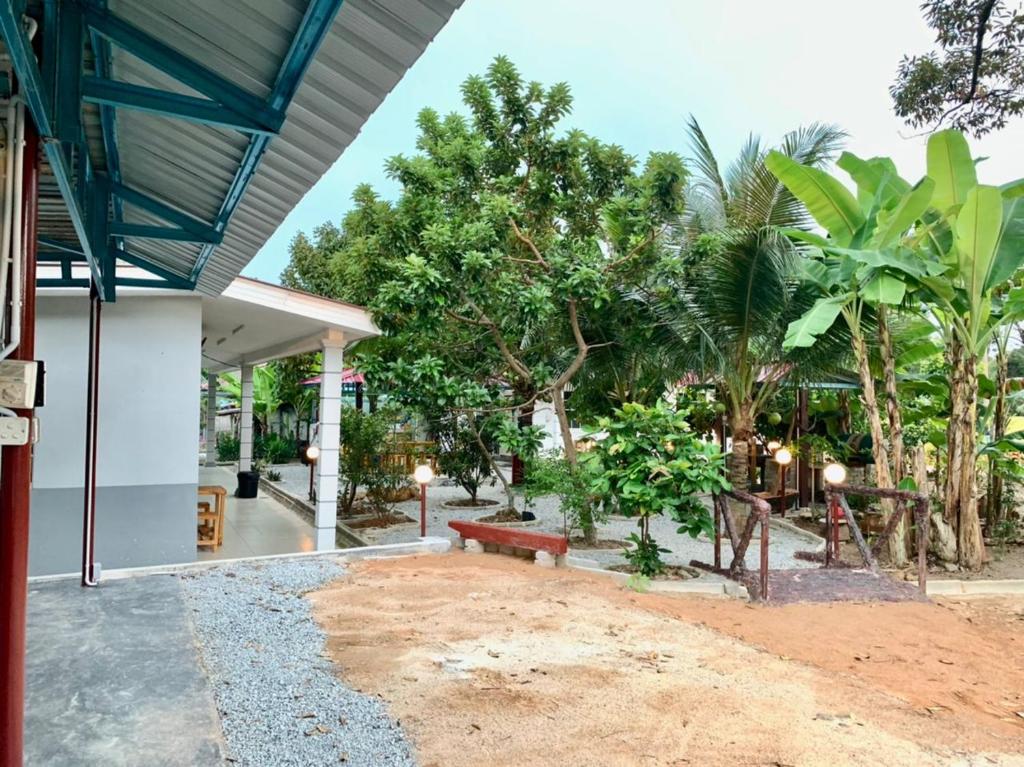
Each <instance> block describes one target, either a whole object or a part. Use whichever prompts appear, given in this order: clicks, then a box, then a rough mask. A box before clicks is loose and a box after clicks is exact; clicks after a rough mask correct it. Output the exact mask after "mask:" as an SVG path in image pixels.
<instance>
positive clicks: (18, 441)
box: [0, 416, 32, 445]
mask: <svg viewBox="0 0 1024 767" xmlns="http://www.w3.org/2000/svg"><path fill="white" fill-rule="evenodd" d="M31 435H32V419H30V418H10V417H6V416H5V417H0V445H27V444H28V441H29V437H30V436H31Z"/></svg>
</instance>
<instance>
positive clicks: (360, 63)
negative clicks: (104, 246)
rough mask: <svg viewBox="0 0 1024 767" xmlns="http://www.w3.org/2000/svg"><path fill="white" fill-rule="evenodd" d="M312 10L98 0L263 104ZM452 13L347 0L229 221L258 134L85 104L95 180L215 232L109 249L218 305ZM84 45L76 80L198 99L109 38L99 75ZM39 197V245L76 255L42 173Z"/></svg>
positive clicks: (143, 216) (116, 212) (415, 2)
mask: <svg viewBox="0 0 1024 767" xmlns="http://www.w3.org/2000/svg"><path fill="white" fill-rule="evenodd" d="M60 1H61V3H71V2H73V0H60ZM316 2H317V0H311V2H307V0H218V2H216V3H209V2H206V1H205V0H109V1H108V10H109V13H110V14H112V15H113V16H114V17H117V18H118V19H119V20H121V21H123V22H127V23H128V24H130V25H132V26H133V27H134V28H136V29H138V30H142V31H143V32H144V33H146V34H148V35H150V36H151V37H153V38H155V39H156V40H158V41H159V42H161V43H163V44H165V45H168V46H170V47H172V48H173V49H175V50H176V51H177V52H179V53H180V54H183V55H184V56H186V57H188V58H189V59H191V60H193V61H195V62H199V63H201V64H202V65H203V66H204V67H206V68H207V69H208V70H210V71H212V72H215V73H216V74H217V75H219V76H220V77H221V78H223V79H224V80H226V81H228V82H229V83H231V84H233V85H234V86H238V87H239V88H241V89H242V90H244V91H245V92H246V93H248V94H251V95H252V96H254V97H256V99H257V100H259V101H261V102H262V101H266V100H268V99H270V100H272V99H273V97H274V95H275V93H276V90H275V88H276V86H277V84H278V83H279V80H280V77H281V73H282V68H287V66H288V63H289V61H290V57H293V56H294V50H293V46H294V45H295V41H296V39H297V35H300V34H301V30H302V25H303V22H304V17H305V16H306V14H307V10H308V8H309V7H312V5H313V4H314V3H316ZM461 3H462V0H345V2H344V3H342V4H341V8H340V10H339V11H337V16H336V17H334V21H333V23H332V24H331V25H330V26H329V29H328V31H327V32H326V34H325V35H323V36H322V43H321V44H320V46H319V49H318V50H316V52H315V56H313V58H312V60H311V62H310V63H309V64H308V68H307V69H306V70H305V75H304V77H303V78H302V80H301V83H300V84H299V85H298V88H297V90H296V91H295V94H294V97H293V98H292V100H291V102H290V103H287V104H283V105H282V108H284V109H285V112H284V114H285V119H284V122H283V124H282V125H281V126H280V130H279V133H278V134H277V135H276V136H273V137H272V138H271V140H270V141H269V145H268V147H267V148H266V150H265V152H264V153H263V154H262V157H261V158H260V159H259V162H258V165H257V166H256V168H255V172H254V173H253V174H252V175H251V178H250V179H249V182H248V185H247V186H245V185H243V189H244V196H243V197H242V198H241V202H240V203H239V204H237V207H234V208H233V211H228V217H227V218H225V206H226V202H225V201H226V200H227V199H229V194H230V193H231V192H237V191H238V186H239V174H240V172H244V168H243V166H244V164H245V163H246V162H251V161H252V157H251V156H250V154H251V148H250V143H251V142H253V141H254V140H256V139H257V138H258V135H257V134H254V133H251V132H244V131H240V130H236V129H234V128H230V127H221V126H219V125H211V124H206V123H200V122H196V121H188V120H184V119H180V118H178V117H175V116H170V115H167V114H160V113H155V112H149V111H140V110H138V109H135V108H125V107H118V108H116V109H110V108H107V107H103V108H101V107H100V106H99V105H98V104H97V103H85V104H84V107H83V109H82V128H83V130H84V137H85V141H86V143H87V146H88V154H89V159H90V160H91V163H92V168H93V170H94V171H95V172H96V174H97V175H99V176H101V177H102V176H104V175H106V176H107V177H109V178H112V179H113V181H115V182H116V181H117V180H118V179H117V175H118V173H119V174H120V182H121V183H122V184H123V186H125V187H128V188H130V189H131V190H134V191H135V192H141V193H142V194H143V195H146V196H148V197H149V198H152V199H155V200H157V201H160V202H162V203H164V204H166V205H168V206H170V207H171V208H173V209H174V211H177V212H178V213H181V214H185V215H186V216H188V217H189V218H190V219H194V220H196V221H198V222H201V223H205V224H207V225H209V226H211V227H217V226H222V227H223V228H222V231H221V232H218V239H219V238H221V237H222V239H221V242H220V244H218V245H213V244H204V243H202V242H188V241H171V240H165V239H143V238H141V237H134V236H123V237H114V238H113V239H111V240H109V242H111V243H115V244H116V247H117V248H123V251H120V252H128V253H131V254H133V255H134V256H137V257H139V258H141V259H143V260H144V261H145V262H147V263H150V264H153V265H155V266H156V267H158V270H159V269H162V270H166V271H167V272H169V273H171V274H172V275H180V276H181V277H183V278H189V277H191V278H192V279H194V280H195V287H196V288H197V289H198V290H200V291H201V292H203V293H207V294H213V295H215V294H218V293H220V292H221V291H222V290H224V288H226V287H227V286H228V285H229V284H230V282H231V280H232V279H233V278H234V277H235V276H237V275H238V274H239V272H240V271H241V270H242V269H243V268H244V267H245V265H246V264H247V263H248V262H249V261H250V260H251V259H252V258H253V256H254V255H255V254H256V252H257V251H258V250H259V248H260V247H261V246H262V245H263V243H264V242H265V241H266V240H267V238H268V237H269V236H270V235H271V233H273V231H274V230H275V229H276V228H277V226H278V225H279V224H280V223H281V222H282V220H283V219H284V217H285V216H286V215H287V214H288V212H289V211H290V210H291V209H292V208H293V207H294V206H295V205H296V203H297V202H298V201H299V199H300V198H301V197H302V196H303V195H304V194H305V193H306V192H307V191H308V190H309V189H310V188H311V187H312V186H313V184H315V183H316V181H317V180H318V179H319V178H320V177H321V176H322V175H323V173H324V172H325V171H326V170H327V169H328V168H329V167H330V165H331V164H332V163H333V162H334V161H335V160H336V159H337V158H338V157H339V155H340V154H341V153H342V151H344V149H345V148H346V147H347V146H348V145H349V144H350V143H351V142H352V141H353V139H355V137H356V135H357V134H358V133H359V131H360V129H361V128H362V126H363V124H364V123H365V122H366V120H367V118H368V117H369V116H370V115H371V114H372V113H373V111H374V110H375V109H376V108H377V106H378V105H379V104H380V103H381V101H383V99H384V97H385V96H386V95H387V94H388V92H389V91H390V90H391V89H392V88H393V87H394V86H395V84H396V83H397V82H398V81H399V80H400V79H401V77H402V76H403V75H404V73H405V72H406V70H407V69H408V68H409V67H410V66H411V65H412V64H413V63H414V62H415V61H416V59H417V58H418V57H419V55H420V54H421V53H422V52H423V50H424V49H425V48H426V46H427V44H428V43H429V42H430V41H431V39H433V37H434V35H435V34H437V32H438V31H439V30H440V29H441V28H442V27H443V26H444V24H445V23H446V22H447V20H448V18H449V17H450V16H451V14H452V13H453V12H454V10H455V9H456V8H458V7H459V5H461ZM95 40H96V37H95V33H94V36H93V43H92V46H90V45H89V44H87V45H86V46H85V54H84V61H83V65H82V70H83V73H84V75H85V76H86V77H88V76H90V75H95V74H97V73H99V74H101V75H104V74H105V76H106V77H108V78H109V80H112V81H116V82H117V83H125V84H128V85H132V86H145V87H147V88H152V89H158V90H159V91H162V92H165V93H170V94H180V95H183V96H189V97H193V98H195V97H202V98H205V97H206V95H208V94H201V93H199V92H197V91H196V90H193V89H192V88H190V87H188V86H186V85H184V84H183V83H182V81H180V80H179V79H176V78H175V77H172V76H170V75H168V74H167V73H166V72H165V71H162V70H161V69H159V68H157V67H156V66H154V65H153V64H152V63H148V62H147V61H145V60H143V58H140V57H139V56H136V55H133V54H132V53H130V52H128V50H127V49H126V47H122V46H120V45H119V44H118V43H117V41H116V40H114V41H112V42H109V43H106V42H105V43H104V47H105V48H106V49H107V51H108V52H107V55H108V56H109V60H108V61H106V62H103V61H101V62H99V67H97V61H96V57H95V56H94V51H93V50H92V47H94V46H96V43H95ZM101 55H102V54H101ZM104 67H106V68H107V69H108V71H107V72H106V73H104V72H103V71H102V70H103V68H104ZM43 69H44V71H45V68H43ZM102 112H106V113H107V119H109V117H110V115H114V121H115V122H114V131H113V133H116V144H115V146H116V157H114V162H113V163H111V162H110V158H108V151H107V149H108V148H109V147H110V135H111V131H110V126H105V125H104V124H103V121H102V114H101V113H102ZM109 154H110V155H113V154H114V153H113V152H110V153H109ZM51 159H52V158H51ZM111 165H113V166H115V167H113V168H112V167H111ZM117 166H119V167H117ZM240 168H242V170H240ZM40 198H41V199H40V221H39V234H40V238H41V240H42V241H43V242H44V243H45V242H46V241H47V240H49V241H51V242H52V241H59V242H62V243H78V242H79V237H78V236H77V235H76V229H75V227H74V226H73V221H72V218H71V216H70V215H69V212H68V207H67V206H66V205H65V202H64V200H63V199H62V198H61V194H60V190H59V188H58V184H57V180H56V178H55V176H54V175H53V173H52V168H51V167H50V165H49V164H48V163H44V167H43V173H42V178H41V184H40ZM111 199H112V203H111V205H110V211H109V215H110V217H111V218H112V220H115V221H118V222H120V223H122V224H125V225H131V224H137V225H149V226H151V227H167V226H168V219H167V218H166V217H162V216H160V215H156V214H155V213H154V212H153V209H152V208H151V207H150V208H149V209H148V210H147V209H146V206H140V205H138V204H135V203H133V202H131V200H129V199H125V198H120V199H119V198H118V197H117V196H116V195H115V196H114V197H112V198H111ZM221 219H223V222H222V223H221ZM111 236H112V237H113V235H111ZM115 252H118V251H115ZM204 262H205V266H203V263H204ZM144 268H145V267H144ZM199 269H201V271H199ZM157 273H159V271H157Z"/></svg>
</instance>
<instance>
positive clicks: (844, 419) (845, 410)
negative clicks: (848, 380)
mask: <svg viewBox="0 0 1024 767" xmlns="http://www.w3.org/2000/svg"><path fill="white" fill-rule="evenodd" d="M852 431H853V412H852V411H851V410H850V392H849V391H847V390H846V389H841V390H840V391H839V433H840V434H849V433H850V432H852Z"/></svg>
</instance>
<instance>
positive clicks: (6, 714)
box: [0, 115, 39, 767]
mask: <svg viewBox="0 0 1024 767" xmlns="http://www.w3.org/2000/svg"><path fill="white" fill-rule="evenodd" d="M23 179H24V186H23V190H22V205H23V206H24V207H23V211H24V218H23V225H22V231H21V237H22V242H23V244H24V253H25V270H24V278H25V292H24V301H23V304H22V333H21V345H20V346H19V347H18V348H17V349H16V350H15V351H14V353H13V354H12V355H11V359H16V360H31V359H34V357H35V326H36V216H37V213H38V210H39V137H38V135H37V134H36V128H35V125H33V124H32V120H31V119H29V118H28V117H27V115H26V120H25V170H24V176H23ZM17 412H18V415H20V416H31V415H32V410H19V411H17ZM0 462H2V463H0V471H2V472H3V478H2V481H0V664H2V666H0V680H2V682H0V766H2V767H21V764H22V751H23V746H24V737H25V736H24V725H25V618H26V611H25V604H26V601H27V598H28V526H29V494H30V490H31V485H32V446H31V444H29V445H24V446H22V447H13V446H8V447H4V448H2V453H0Z"/></svg>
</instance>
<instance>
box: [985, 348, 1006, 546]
mask: <svg viewBox="0 0 1024 767" xmlns="http://www.w3.org/2000/svg"><path fill="white" fill-rule="evenodd" d="M1009 366H1010V360H1009V355H1008V354H1007V349H1006V344H1004V343H999V344H997V346H996V404H995V412H994V413H993V417H992V421H993V422H992V439H993V440H995V441H997V440H1000V439H1002V438H1003V437H1005V436H1006V421H1007V417H1006V394H1007V385H1008V379H1009V376H1010V371H1009ZM988 473H989V493H988V529H989V535H991V534H992V533H991V531H992V530H994V529H995V527H996V525H998V524H999V523H1000V522H1002V520H1003V478H1002V476H1001V475H1000V474H999V473H998V472H996V471H994V470H993V462H992V460H991V459H989V464H988Z"/></svg>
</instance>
